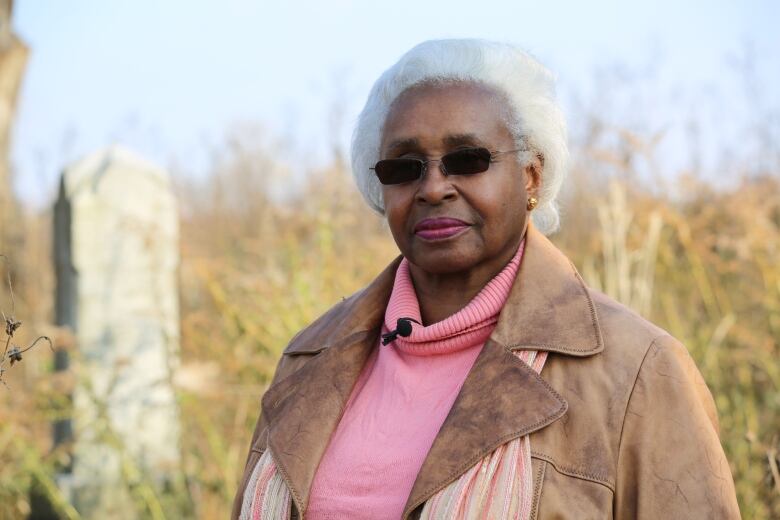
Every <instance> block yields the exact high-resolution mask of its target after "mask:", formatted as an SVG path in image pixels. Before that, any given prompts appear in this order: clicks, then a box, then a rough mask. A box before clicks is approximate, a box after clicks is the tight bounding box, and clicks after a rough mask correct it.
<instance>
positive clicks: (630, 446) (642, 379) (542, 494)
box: [232, 227, 739, 519]
mask: <svg viewBox="0 0 780 520" xmlns="http://www.w3.org/2000/svg"><path fill="white" fill-rule="evenodd" d="M526 238H527V240H526V249H525V253H524V257H523V261H522V264H521V267H520V271H519V273H518V275H517V276H518V277H517V280H516V283H515V284H514V286H513V288H512V292H511V294H510V296H509V299H508V301H507V302H506V304H505V306H504V308H503V310H502V312H501V315H500V318H499V322H498V325H497V326H496V329H495V331H494V332H493V334H492V336H491V337H490V339H489V340H488V341H487V343H486V344H485V346H484V348H483V349H482V351H481V353H480V354H479V357H478V358H477V360H476V362H475V364H474V366H473V368H472V369H471V371H470V372H469V374H468V376H467V378H466V381H465V383H464V385H463V388H462V390H461V392H460V394H459V395H458V398H457V399H456V401H455V404H454V405H453V407H452V409H451V410H450V413H449V415H448V416H447V418H446V420H445V421H444V424H443V425H442V427H441V430H440V431H439V434H438V436H437V437H436V439H435V441H434V443H433V446H432V447H431V450H430V452H429V453H428V456H427V458H426V459H425V462H424V463H423V466H422V469H421V470H420V472H419V474H418V475H417V479H416V481H415V483H414V487H413V488H412V492H411V494H410V495H409V499H408V501H407V504H406V507H405V509H404V517H403V518H404V519H406V518H415V516H416V515H417V514H418V513H419V511H420V506H421V504H423V503H424V502H425V501H426V500H427V499H428V498H430V497H431V496H433V495H434V494H435V493H436V492H437V491H439V490H440V489H442V488H443V487H445V486H446V485H447V484H449V483H451V482H452V481H453V480H455V479H456V477H458V476H459V475H460V474H461V473H463V472H464V471H465V470H467V469H468V468H469V467H471V466H472V465H473V464H475V463H476V462H477V461H479V460H480V459H481V458H482V457H484V456H485V455H487V454H489V453H490V452H491V451H493V450H494V449H495V448H496V447H497V446H499V445H501V444H502V443H505V442H507V441H509V440H511V439H513V438H516V437H519V436H522V435H525V434H528V433H530V434H531V435H530V441H531V449H532V468H533V475H534V499H533V511H532V513H531V518H540V519H541V518H545V519H552V518H555V519H566V518H570V519H586V518H623V519H629V518H652V519H661V518H663V519H667V518H669V519H671V518H692V519H698V518H707V519H714V518H718V519H720V518H739V510H738V508H737V501H736V497H735V492H734V483H733V480H732V477H731V472H730V470H729V465H728V462H727V461H726V457H725V456H724V453H723V449H722V448H721V445H720V442H719V440H718V423H717V417H716V412H715V406H714V403H713V400H712V396H711V395H710V392H709V390H708V389H707V386H706V385H705V383H704V381H703V380H702V377H701V375H700V374H699V371H698V370H697V369H696V367H695V366H694V363H693V361H692V360H691V358H690V356H689V355H688V352H687V350H686V349H685V347H684V346H683V345H681V344H680V343H679V342H678V341H677V340H675V339H674V338H672V337H671V336H669V334H667V333H666V332H664V331H663V330H661V329H659V328H658V327H656V326H654V325H652V324H651V323H649V322H647V321H646V320H644V319H642V318H641V317H640V316H638V315H637V314H635V313H633V312H632V311H630V310H629V309H627V308H626V307H624V306H622V305H620V304H619V303H617V302H615V301H614V300H612V299H610V298H608V297H607V296H604V295H603V294H600V293H598V292H595V291H593V290H591V289H589V288H588V287H586V286H585V284H584V283H583V281H582V279H581V278H580V276H579V274H578V273H577V271H576V270H575V269H574V267H573V266H572V264H571V262H569V260H568V259H567V258H566V257H565V256H564V255H563V254H562V253H561V252H560V251H559V250H558V249H557V248H555V246H553V245H552V243H551V242H549V240H547V238H546V237H544V236H543V235H542V234H541V233H539V232H538V231H536V230H535V229H534V228H533V227H529V228H528V233H527V237H526ZM399 261H400V258H399V259H396V261H394V262H393V263H392V264H391V265H390V266H388V267H387V268H386V269H385V270H384V271H383V272H382V273H381V274H380V275H379V277H377V278H376V280H374V281H373V282H372V283H371V284H370V285H368V286H367V287H366V288H364V289H363V290H361V291H359V292H358V293H356V294H354V295H353V296H351V297H350V298H347V299H346V300H344V301H342V302H340V303H339V304H337V305H336V306H334V307H333V308H331V309H330V310H329V311H328V312H327V313H326V314H324V315H323V316H322V317H320V318H319V319H318V320H317V321H315V322H314V323H313V324H312V325H310V326H309V327H307V328H306V329H304V330H302V331H301V332H299V333H298V334H297V335H296V336H295V337H294V338H293V340H292V341H291V342H290V344H289V346H288V347H287V348H286V350H285V351H284V354H283V356H282V359H281V360H280V361H279V365H278V367H277V371H276V375H275V376H274V380H273V382H272V384H271V387H270V388H269V389H268V391H267V392H266V393H265V396H264V397H263V399H262V413H261V416H260V419H259V420H258V422H257V427H256V429H255V432H254V435H253V437H252V444H251V449H250V452H249V457H248V460H247V464H246V470H245V473H244V476H243V478H242V479H241V485H240V486H239V489H238V493H237V495H236V500H235V504H234V507H233V515H232V518H238V514H239V511H240V508H241V501H242V496H243V492H244V488H245V486H246V483H247V480H248V479H249V476H250V474H251V472H252V469H253V467H254V465H255V463H256V462H257V460H258V458H259V457H260V455H261V454H262V453H263V452H264V451H265V450H267V449H270V450H271V454H272V456H273V458H274V461H275V462H276V464H277V467H278V468H279V470H280V472H281V474H282V475H283V477H284V480H285V482H286V483H287V485H288V487H289V488H290V490H291V492H292V496H293V502H294V510H296V511H301V510H303V511H305V510H306V505H307V503H308V498H309V488H310V485H311V482H312V480H313V478H314V474H315V471H316V469H317V464H318V463H319V460H320V458H321V456H322V454H323V452H324V450H325V449H326V447H327V445H328V441H329V438H330V435H331V432H332V431H333V430H334V429H335V427H336V425H337V424H338V421H339V418H340V416H341V412H342V409H343V406H344V403H345V402H346V400H347V398H348V397H349V395H350V392H351V389H352V385H353V383H354V382H355V380H356V378H357V376H358V374H359V372H360V370H361V368H362V367H363V363H364V361H365V360H366V359H367V357H368V354H369V352H370V351H371V349H372V348H374V347H375V346H376V344H377V339H378V334H379V328H380V325H381V322H382V319H383V317H384V312H385V307H386V304H387V301H388V299H389V296H390V291H391V289H392V286H393V281H394V274H395V270H396V268H397V266H398V262H399ZM515 349H536V350H544V351H547V352H550V353H551V354H550V356H549V357H548V360H547V362H546V364H545V366H544V369H543V370H542V373H541V376H539V375H537V374H536V373H534V372H533V371H532V370H531V369H530V368H529V367H527V366H526V365H525V364H524V363H523V362H522V361H520V360H519V359H517V358H516V357H515V356H514V355H512V354H511V353H510V351H512V350H515ZM377 449H381V448H380V447H379V446H378V447H377ZM294 516H298V514H297V513H296V512H295V511H294ZM303 516H305V514H304V515H303Z"/></svg>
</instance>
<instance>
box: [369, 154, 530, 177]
mask: <svg viewBox="0 0 780 520" xmlns="http://www.w3.org/2000/svg"><path fill="white" fill-rule="evenodd" d="M519 151H520V150H507V151H505V152H491V151H490V150H488V149H487V148H464V149H462V150H455V151H454V152H450V153H448V154H446V155H443V156H442V158H441V159H428V160H422V159H412V158H406V157H400V158H398V159H383V160H381V161H379V162H378V163H376V165H374V167H373V168H370V169H371V170H374V172H375V173H376V176H377V177H378V178H379V182H381V183H382V184H402V183H404V182H410V181H414V180H417V179H419V178H420V177H422V176H423V174H424V173H425V171H426V169H427V167H428V163H430V162H433V161H441V164H442V172H443V173H444V175H474V174H475V173H482V172H485V171H487V169H488V168H490V163H491V162H492V161H493V158H494V157H495V156H497V155H499V154H503V153H511V152H519Z"/></svg>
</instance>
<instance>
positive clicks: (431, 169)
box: [416, 160, 458, 204]
mask: <svg viewBox="0 0 780 520" xmlns="http://www.w3.org/2000/svg"><path fill="white" fill-rule="evenodd" d="M425 166H426V167H425V171H424V172H423V175H422V178H421V179H420V182H419V185H418V188H417V194H416V198H417V200H418V201H419V202H424V203H427V204H441V203H442V202H445V201H447V200H451V199H454V198H455V197H457V196H458V192H457V190H456V189H455V186H453V184H452V179H451V178H450V177H449V176H447V175H445V174H444V169H443V167H442V163H441V161H439V160H431V161H428V163H427V164H426V165H425Z"/></svg>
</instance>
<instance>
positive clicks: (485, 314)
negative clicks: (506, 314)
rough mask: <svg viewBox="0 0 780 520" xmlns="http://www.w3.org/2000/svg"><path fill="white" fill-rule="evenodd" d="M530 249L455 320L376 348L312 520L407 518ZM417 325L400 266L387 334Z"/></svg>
mask: <svg viewBox="0 0 780 520" xmlns="http://www.w3.org/2000/svg"><path fill="white" fill-rule="evenodd" d="M523 245H524V243H523V244H521V245H520V248H519V249H518V251H517V253H516V254H515V256H514V257H513V258H512V259H511V260H510V261H509V263H508V264H507V265H506V267H504V269H503V270H502V271H501V272H500V273H499V274H498V275H496V276H495V278H493V279H492V280H490V282H488V284H487V285H485V287H484V288H483V289H482V290H481V291H480V292H479V294H477V296H475V297H474V298H473V299H472V300H471V301H470V302H469V303H468V305H466V307H464V308H463V309H461V310H460V311H458V312H456V313H455V314H453V315H452V316H450V317H449V318H446V319H444V320H443V321H440V322H437V323H433V324H431V325H428V326H427V327H423V326H421V325H417V324H413V329H412V334H411V335H410V336H409V337H407V338H403V337H398V338H397V339H396V340H395V341H393V342H392V343H390V344H388V345H382V344H381V340H380V342H379V345H378V346H377V348H375V349H374V351H373V352H372V354H371V356H370V357H369V359H368V361H367V362H366V365H365V367H364V368H363V370H362V372H361V374H360V377H359V378H358V380H357V382H356V384H355V387H354V388H353V389H352V394H351V396H350V398H349V400H348V401H347V405H346V408H345V410H344V414H343V416H342V417H341V421H340V422H339V425H338V427H337V428H336V430H335V431H334V432H333V435H332V437H331V439H330V444H329V445H328V448H327V450H326V451H325V454H324V455H323V457H322V460H321V461H320V464H319V467H318V468H317V473H316V475H315V477H314V481H313V483H312V487H311V493H310V496H309V505H308V507H307V514H306V516H307V518H311V519H312V520H326V519H363V518H371V519H376V520H380V519H393V520H397V519H398V518H400V517H401V515H402V513H403V509H404V506H405V505H406V500H407V498H408V497H409V493H410V492H411V491H412V486H413V485H414V481H415V478H416V477H417V473H418V472H419V471H420V468H421V467H422V463H423V461H424V460H425V456H426V455H427V454H428V451H429V450H430V448H431V445H432V444H433V440H434V438H435V437H436V434H437V433H438V432H439V428H441V425H442V423H443V422H444V419H445V418H446V417H447V413H448V412H449V411H450V408H451V407H452V404H453V403H454V402H455V398H456V397H457V395H458V392H459V391H460V388H461V386H462V385H463V382H464V380H465V379H466V375H467V374H468V372H469V370H470V369H471V366H472V365H473V364H474V361H475V360H476V358H477V355H478V354H479V352H480V350H481V349H482V346H483V345H484V344H485V341H486V340H487V339H488V337H489V336H490V334H491V333H492V332H493V329H494V328H495V326H496V322H497V321H498V315H499V313H500V311H501V308H502V307H503V306H504V303H505V302H506V299H507V297H508V296H509V290H510V289H511V287H512V283H513V282H514V279H515V275H516V274H517V270H518V268H519V266H520V259H521V258H522V254H523ZM401 317H407V318H414V319H415V320H417V321H419V322H422V319H421V318H420V306H419V304H418V301H417V295H416V293H415V291H414V285H413V284H412V279H411V276H410V274H409V263H408V262H407V261H406V259H403V260H402V261H401V264H400V265H399V267H398V271H397V273H396V277H395V283H394V285H393V291H392V294H391V296H390V301H389V302H388V305H387V310H386V312H385V323H384V327H383V330H382V333H385V332H388V331H389V330H392V329H395V326H396V322H397V320H398V318H401Z"/></svg>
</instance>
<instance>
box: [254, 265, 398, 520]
mask: <svg viewBox="0 0 780 520" xmlns="http://www.w3.org/2000/svg"><path fill="white" fill-rule="evenodd" d="M399 263H400V257H399V258H397V259H396V260H395V261H394V262H392V263H391V264H390V265H389V266H388V267H387V268H386V269H385V270H384V271H383V272H382V273H381V274H380V275H379V276H378V277H377V278H376V279H375V280H374V281H373V282H372V283H371V284H370V285H368V286H367V287H366V288H365V289H363V290H362V291H360V292H358V293H356V294H355V295H353V296H351V297H350V298H348V299H346V300H344V301H342V302H341V303H339V304H338V305H336V306H334V307H333V308H332V309H330V310H329V311H328V312H327V313H325V315H323V316H322V317H320V318H319V319H317V320H316V321H315V322H314V323H312V324H311V325H310V326H309V327H307V328H306V329H304V330H303V331H301V332H300V333H299V334H298V335H296V336H295V338H293V340H292V341H291V342H290V345H289V346H288V347H287V348H286V349H285V352H284V355H285V356H297V355H313V354H317V355H315V356H313V357H312V358H311V359H310V360H309V361H307V362H306V363H305V364H304V365H303V366H302V367H301V368H300V369H299V370H297V371H296V372H294V373H293V374H291V375H290V376H288V377H286V378H283V379H281V380H280V381H278V382H277V383H275V384H274V385H273V386H271V387H270V388H269V389H268V390H267V391H266V393H265V395H264V396H263V400H262V414H263V417H264V418H265V420H266V422H267V424H268V440H267V446H268V449H270V450H271V454H272V455H273V458H274V461H275V462H276V464H277V467H278V468H279V470H280V471H281V473H282V475H283V477H284V480H285V482H286V483H287V485H288V487H289V488H290V492H291V494H292V496H293V500H294V501H295V505H296V507H297V508H298V510H299V511H305V510H306V506H307V504H308V502H309V491H310V488H311V484H312V481H313V480H314V475H315V473H316V471H317V466H318V465H319V462H320V459H321V458H322V455H323V454H324V452H325V449H326V448H327V445H328V442H329V441H330V436H331V433H332V432H333V431H334V430H335V429H336V426H337V425H338V422H339V420H340V419H341V415H342V413H343V411H344V406H345V405H346V403H347V400H348V399H349V396H350V394H351V392H352V387H353V386H354V384H355V382H356V381H357V379H358V376H359V375H360V371H361V370H362V369H363V365H364V364H365V362H366V360H367V359H368V357H369V355H370V354H371V351H372V349H373V348H374V346H375V345H376V342H377V338H378V337H379V332H380V328H381V324H382V320H383V318H384V312H385V308H386V307H387V301H388V300H389V298H390V292H391V290H392V287H393V282H394V280H395V271H396V269H397V268H398V264H399Z"/></svg>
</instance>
